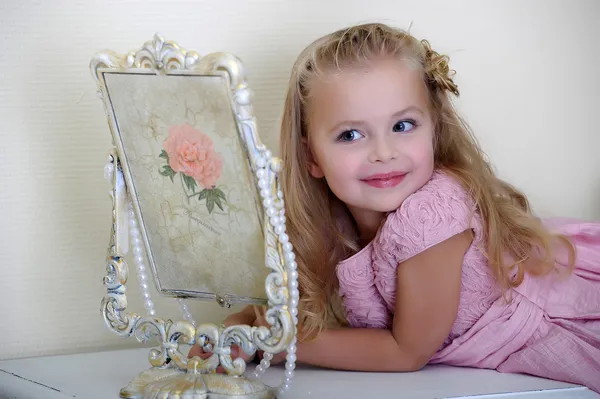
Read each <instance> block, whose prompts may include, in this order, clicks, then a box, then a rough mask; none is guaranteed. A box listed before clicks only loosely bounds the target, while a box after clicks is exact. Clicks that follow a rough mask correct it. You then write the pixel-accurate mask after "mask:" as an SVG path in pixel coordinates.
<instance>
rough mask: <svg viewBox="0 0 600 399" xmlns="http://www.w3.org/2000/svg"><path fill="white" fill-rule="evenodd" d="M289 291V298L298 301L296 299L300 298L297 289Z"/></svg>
mask: <svg viewBox="0 0 600 399" xmlns="http://www.w3.org/2000/svg"><path fill="white" fill-rule="evenodd" d="M291 291H292V292H291V294H290V296H291V297H292V299H298V298H300V292H299V291H298V290H297V289H295V290H291Z"/></svg>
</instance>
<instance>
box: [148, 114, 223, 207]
mask: <svg viewBox="0 0 600 399" xmlns="http://www.w3.org/2000/svg"><path fill="white" fill-rule="evenodd" d="M159 157H160V158H163V159H164V160H165V161H166V165H163V167H162V169H161V170H160V171H159V172H160V174H161V175H163V176H166V177H169V178H171V181H173V182H174V181H175V180H174V179H175V176H176V175H177V174H179V175H180V178H181V182H182V187H183V189H184V191H185V193H186V195H187V196H188V198H192V197H196V196H197V197H198V200H199V201H202V200H205V201H206V207H207V209H208V211H209V213H212V211H213V209H214V206H215V205H217V207H219V209H221V210H223V202H227V201H226V197H225V194H224V193H223V191H221V190H220V189H219V188H217V181H218V180H219V178H220V177H221V173H222V171H223V159H222V158H221V156H220V155H219V154H218V153H217V152H216V151H215V149H214V145H213V141H212V139H211V138H210V137H209V136H208V135H206V134H204V133H202V132H201V131H200V130H198V129H196V128H194V127H193V126H191V125H189V124H187V123H184V124H183V125H175V126H170V127H169V129H168V134H167V139H166V140H165V141H164V142H163V150H162V152H161V153H160V155H159ZM198 185H199V186H200V187H202V188H203V189H202V190H201V191H197V188H198ZM190 192H191V193H190Z"/></svg>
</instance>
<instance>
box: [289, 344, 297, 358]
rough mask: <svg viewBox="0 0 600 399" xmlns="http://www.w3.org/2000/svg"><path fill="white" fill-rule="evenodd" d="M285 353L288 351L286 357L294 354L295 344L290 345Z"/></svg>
mask: <svg viewBox="0 0 600 399" xmlns="http://www.w3.org/2000/svg"><path fill="white" fill-rule="evenodd" d="M287 351H288V356H289V355H290V354H295V353H296V344H291V345H290V346H289V347H288V350H287Z"/></svg>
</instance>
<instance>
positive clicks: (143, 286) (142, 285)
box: [140, 283, 149, 292]
mask: <svg viewBox="0 0 600 399" xmlns="http://www.w3.org/2000/svg"><path fill="white" fill-rule="evenodd" d="M140 288H141V289H142V291H144V292H147V291H148V288H149V287H148V284H146V283H140Z"/></svg>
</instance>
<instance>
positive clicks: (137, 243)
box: [104, 150, 300, 395]
mask: <svg viewBox="0 0 600 399" xmlns="http://www.w3.org/2000/svg"><path fill="white" fill-rule="evenodd" d="M256 165H257V170H256V177H257V178H258V187H259V188H260V196H261V197H262V199H263V206H264V209H265V213H266V215H267V216H268V218H269V222H270V223H271V226H272V227H273V230H274V231H275V234H277V235H278V239H279V242H280V244H281V246H282V248H283V257H284V261H285V265H286V267H287V274H288V292H289V293H290V297H289V303H288V306H289V309H290V313H291V315H292V321H293V324H294V329H295V328H296V326H297V325H298V301H299V297H300V293H299V291H298V271H297V269H298V264H297V263H296V261H295V258H296V257H295V255H294V253H293V251H292V250H293V246H292V244H291V243H290V242H289V237H288V235H287V234H286V233H285V220H286V218H285V210H284V206H283V193H282V192H281V190H278V191H277V197H276V198H272V197H273V195H272V192H271V190H270V184H271V182H270V179H268V178H269V177H270V176H269V173H272V172H275V173H278V172H279V171H280V170H281V165H280V163H278V162H273V158H272V153H271V151H269V150H267V151H265V152H264V156H259V157H257V159H256ZM113 174H114V165H113V164H112V163H110V162H109V163H108V164H107V165H106V166H105V168H104V176H105V178H106V179H107V180H108V181H111V182H112V178H113ZM127 217H128V223H129V235H130V239H131V244H132V246H133V259H134V263H135V265H136V272H137V278H138V283H139V285H140V290H141V292H142V297H143V298H144V308H145V309H146V312H147V313H148V315H149V316H155V315H156V310H155V307H154V302H153V301H152V299H151V296H150V286H149V284H148V274H147V273H146V264H145V263H144V261H145V259H144V250H143V248H142V237H141V233H140V229H139V225H138V222H137V218H136V217H135V212H134V211H133V205H132V201H131V197H130V196H128V197H127ZM177 302H178V303H179V307H180V309H181V312H182V314H183V317H184V319H185V320H187V321H188V322H190V323H192V325H194V326H196V325H197V324H196V321H195V320H194V318H193V316H192V314H191V313H190V311H189V308H188V306H187V304H186V302H185V301H184V300H183V299H182V298H178V299H177ZM296 342H297V341H296V338H293V340H292V342H291V343H290V345H289V346H288V348H287V354H286V362H285V373H284V378H283V381H282V383H281V384H280V385H279V387H278V388H277V391H278V393H279V395H284V394H285V393H286V392H287V391H288V390H289V389H290V386H291V383H292V380H293V378H294V369H295V368H296ZM271 360H273V354H271V353H267V352H265V353H264V354H263V358H262V360H261V361H260V363H259V364H258V365H257V366H256V368H255V369H254V372H253V373H252V378H255V379H260V377H261V376H262V375H263V374H264V373H265V371H266V370H267V369H268V368H269V367H270V365H271Z"/></svg>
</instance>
